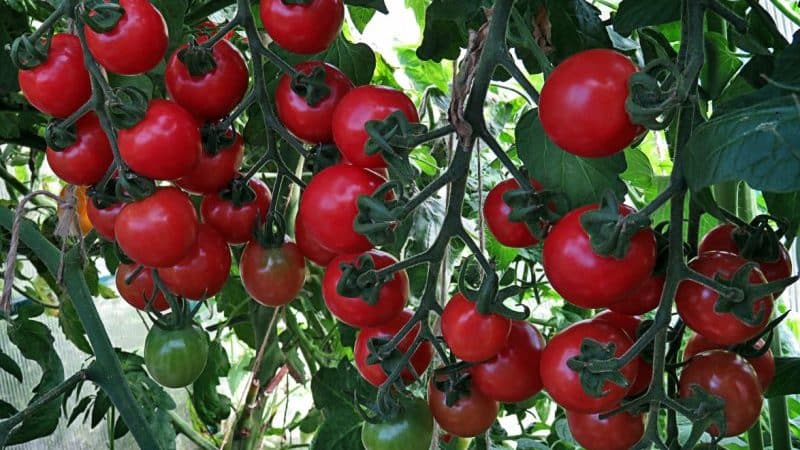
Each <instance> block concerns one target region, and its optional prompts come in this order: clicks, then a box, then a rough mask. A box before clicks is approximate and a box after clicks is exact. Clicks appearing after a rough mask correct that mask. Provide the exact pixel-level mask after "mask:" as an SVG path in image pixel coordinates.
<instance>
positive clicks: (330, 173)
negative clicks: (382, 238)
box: [297, 164, 385, 254]
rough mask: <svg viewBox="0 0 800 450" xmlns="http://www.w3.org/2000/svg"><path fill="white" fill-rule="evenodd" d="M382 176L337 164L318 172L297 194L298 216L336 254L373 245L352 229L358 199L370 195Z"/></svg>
mask: <svg viewBox="0 0 800 450" xmlns="http://www.w3.org/2000/svg"><path fill="white" fill-rule="evenodd" d="M384 182H385V180H384V179H383V178H381V177H380V176H378V175H377V174H375V173H374V172H371V171H369V170H365V169H362V168H360V167H355V166H347V165H343V164H337V165H335V166H331V167H328V168H327V169H325V170H323V171H322V172H320V173H318V174H317V175H316V176H314V178H312V179H311V182H310V183H308V186H306V190H305V191H304V192H303V196H302V197H301V198H300V208H299V210H298V213H297V214H298V216H300V217H302V219H301V220H302V221H303V222H305V226H306V228H307V229H308V232H309V233H310V234H311V235H312V236H315V237H316V240H317V242H319V244H320V245H321V246H322V247H323V248H325V249H327V250H329V251H331V252H334V253H336V254H342V253H361V252H365V251H367V250H369V249H371V248H372V247H373V246H372V244H371V243H370V242H369V240H368V239H367V238H366V237H365V236H364V235H362V234H359V233H356V231H355V230H353V223H354V222H355V220H356V216H357V215H358V205H357V203H356V202H357V200H358V197H359V196H362V195H372V194H373V193H374V192H375V190H377V189H378V188H379V187H380V186H381V185H382V184H383V183H384Z"/></svg>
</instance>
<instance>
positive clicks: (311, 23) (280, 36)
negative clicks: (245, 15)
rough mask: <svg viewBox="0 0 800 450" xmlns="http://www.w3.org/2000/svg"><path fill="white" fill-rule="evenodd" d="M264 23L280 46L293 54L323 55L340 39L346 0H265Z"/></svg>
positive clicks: (261, 8)
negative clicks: (294, 0) (291, 0)
mask: <svg viewBox="0 0 800 450" xmlns="http://www.w3.org/2000/svg"><path fill="white" fill-rule="evenodd" d="M260 12H261V21H262V22H263V23H264V28H265V29H266V30H267V33H269V36H270V37H271V38H272V39H273V40H274V41H275V43H276V44H278V45H280V46H281V47H283V48H285V49H286V50H289V51H290V52H292V53H299V54H302V55H310V54H313V53H319V52H321V51H323V50H325V49H326V48H328V46H329V45H331V42H333V41H334V39H336V36H337V35H338V34H339V29H340V28H342V22H344V4H343V3H342V0H312V1H310V2H308V3H307V4H304V5H303V4H294V5H292V4H288V3H284V2H283V1H282V0H261V4H260Z"/></svg>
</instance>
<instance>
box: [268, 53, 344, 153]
mask: <svg viewBox="0 0 800 450" xmlns="http://www.w3.org/2000/svg"><path fill="white" fill-rule="evenodd" d="M316 67H322V68H323V69H324V70H325V85H327V86H328V88H330V93H329V94H328V96H327V97H325V98H324V99H323V100H322V101H320V102H319V103H317V104H316V105H314V106H310V105H309V104H308V103H307V102H306V99H305V98H303V97H301V96H300V95H297V94H296V93H295V92H294V91H293V90H292V77H291V76H289V75H284V76H283V77H282V78H281V81H280V82H279V83H278V88H277V89H276V91H275V108H276V109H277V110H278V117H279V118H280V119H281V122H283V124H284V125H286V128H288V129H289V131H291V132H292V133H293V134H294V135H295V136H297V137H298V138H300V139H302V140H304V141H306V142H309V143H311V144H319V143H328V142H332V141H333V129H332V128H331V127H332V122H333V110H334V108H336V105H338V104H339V102H340V101H341V100H342V98H344V96H345V94H347V93H348V92H350V90H351V89H353V82H352V81H350V79H349V78H347V75H345V74H344V73H342V71H341V70H339V69H337V68H336V67H334V66H332V65H330V64H328V63H323V62H320V61H306V62H303V63H300V64H298V65H296V66H295V69H297V71H298V72H300V73H304V74H310V73H311V71H312V70H313V69H314V68H316Z"/></svg>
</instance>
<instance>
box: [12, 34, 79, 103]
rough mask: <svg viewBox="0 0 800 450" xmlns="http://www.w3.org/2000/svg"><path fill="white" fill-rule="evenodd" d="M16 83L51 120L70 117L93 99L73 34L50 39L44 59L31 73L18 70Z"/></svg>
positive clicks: (76, 38)
mask: <svg viewBox="0 0 800 450" xmlns="http://www.w3.org/2000/svg"><path fill="white" fill-rule="evenodd" d="M18 79H19V87H20V89H22V94H23V95H24V96H25V98H26V99H28V101H29V102H30V104H31V105H33V107H34V108H36V109H38V110H39V111H41V112H43V113H45V114H49V115H51V116H54V117H59V118H64V117H67V116H69V115H70V114H72V113H74V112H75V111H77V110H78V108H80V107H81V106H83V104H84V103H86V102H87V101H89V98H90V97H91V96H92V82H91V81H90V78H89V71H87V70H86V66H85V65H84V63H83V50H82V49H81V42H80V40H78V37H77V36H74V35H72V34H63V33H62V34H56V35H55V36H53V39H52V40H51V41H50V51H49V52H48V53H47V59H46V60H45V61H44V62H43V63H42V64H39V65H38V66H36V67H34V68H33V69H29V70H20V71H19V74H18Z"/></svg>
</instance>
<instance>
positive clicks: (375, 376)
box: [353, 309, 433, 386]
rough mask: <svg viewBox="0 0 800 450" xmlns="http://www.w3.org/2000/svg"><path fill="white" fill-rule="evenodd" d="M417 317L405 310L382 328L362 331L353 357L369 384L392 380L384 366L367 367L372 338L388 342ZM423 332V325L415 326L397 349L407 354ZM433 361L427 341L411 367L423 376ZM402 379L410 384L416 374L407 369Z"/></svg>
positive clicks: (374, 384) (371, 365)
mask: <svg viewBox="0 0 800 450" xmlns="http://www.w3.org/2000/svg"><path fill="white" fill-rule="evenodd" d="M413 316H414V313H413V312H411V311H409V310H407V309H405V310H403V311H402V312H400V314H398V315H397V316H396V317H395V318H394V319H392V320H391V321H389V322H387V323H385V324H383V325H381V326H378V327H370V328H362V329H361V331H359V332H358V335H357V336H356V343H355V346H354V347H353V356H354V357H355V360H356V368H357V369H358V373H360V374H361V376H362V377H364V379H365V380H367V381H369V382H370V383H371V384H372V385H373V386H380V385H381V384H383V383H384V382H385V381H386V380H387V379H388V377H387V376H386V372H384V371H383V367H381V365H380V364H367V356H369V348H368V347H367V343H368V342H369V340H370V339H383V340H387V341H388V340H389V339H391V338H392V337H393V336H394V335H395V334H396V333H397V332H398V331H400V329H401V328H403V326H404V325H405V324H406V323H408V321H409V320H411V317H413ZM419 329H420V325H419V324H417V325H415V326H414V327H413V328H412V329H411V331H410V332H409V333H408V334H406V336H405V337H404V338H403V339H401V340H400V343H398V344H397V350H399V351H401V352H407V351H408V350H409V349H410V348H411V345H412V344H413V343H414V340H415V339H416V338H417V335H418V334H419ZM432 358H433V346H432V345H431V343H430V342H428V341H425V342H423V343H422V344H420V346H419V347H417V350H416V351H415V352H414V354H413V355H412V356H411V367H413V368H414V372H416V373H417V375H422V374H423V373H424V372H425V370H426V369H427V368H428V366H429V365H430V363H431V359H432ZM401 376H402V378H403V380H404V381H406V382H407V383H410V382H412V381H414V375H413V374H412V373H411V371H410V370H409V369H408V368H405V369H404V370H403V372H402V374H401Z"/></svg>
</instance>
